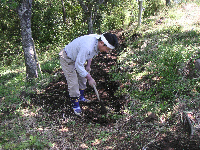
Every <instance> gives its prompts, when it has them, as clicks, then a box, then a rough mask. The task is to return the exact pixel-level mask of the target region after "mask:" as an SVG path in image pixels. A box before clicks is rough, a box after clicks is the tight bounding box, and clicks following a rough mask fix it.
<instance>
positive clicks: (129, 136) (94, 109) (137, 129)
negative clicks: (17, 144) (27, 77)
mask: <svg viewBox="0 0 200 150" xmlns="http://www.w3.org/2000/svg"><path fill="white" fill-rule="evenodd" d="M122 46H124V45H122ZM116 61H117V52H116V51H113V52H111V53H110V54H99V56H97V57H96V58H95V59H93V62H92V66H91V68H92V72H91V75H92V77H93V78H94V79H95V81H96V82H97V89H98V91H99V95H100V99H101V100H102V101H103V104H104V106H105V107H106V108H107V110H108V114H107V116H109V115H111V116H112V115H113V114H117V115H119V116H120V115H122V112H123V111H122V110H123V109H124V107H123V106H124V105H125V104H126V103H127V100H126V99H125V98H124V97H116V96H115V92H116V90H118V88H119V87H120V83H118V82H115V81H112V80H111V78H110V75H109V70H110V67H111V66H114V65H117V62H116ZM57 74H60V78H59V79H57V80H55V81H52V82H51V83H50V84H49V85H48V86H47V87H46V88H45V89H44V92H43V93H40V94H32V95H31V99H32V103H33V104H34V105H38V106H42V107H43V109H44V110H45V112H41V113H47V114H48V118H49V120H51V121H53V122H54V123H55V124H57V125H58V126H59V128H64V127H65V126H66V124H65V123H64V122H65V121H66V120H67V119H68V118H73V119H74V120H75V122H78V124H79V125H81V129H78V130H80V132H81V131H82V132H83V133H79V134H80V136H83V135H84V136H86V137H87V138H88V139H85V141H83V142H86V141H88V140H89V139H92V138H94V137H93V136H94V135H91V132H89V131H88V129H87V127H86V126H87V124H89V123H92V124H94V125H95V124H100V125H101V128H104V127H105V128H106V130H108V131H109V130H113V133H112V136H111V138H110V140H109V141H108V142H104V144H102V145H101V146H100V145H99V147H104V149H112V148H105V147H106V146H107V145H110V144H112V143H113V144H115V149H142V148H143V149H144V150H156V149H158V150H175V149H176V150H183V149H184V150H192V149H194V150H195V149H196V150H197V149H200V138H199V137H195V136H194V137H189V134H188V132H187V131H186V130H185V128H184V126H183V125H182V123H181V121H180V120H181V119H180V117H179V115H178V114H177V116H176V117H175V118H172V119H171V120H169V121H166V123H165V124H161V123H160V122H159V121H158V120H159V119H157V118H154V117H151V116H148V117H149V118H148V117H147V118H146V119H145V118H144V119H141V118H138V117H137V115H130V116H129V117H127V118H124V119H119V120H118V119H116V118H114V117H103V115H102V114H101V113H100V112H101V107H100V104H99V101H98V99H97V96H96V95H95V92H94V89H93V88H92V87H90V86H89V85H88V88H87V89H86V90H85V96H86V98H88V99H90V100H92V102H91V103H89V104H85V103H81V104H80V105H81V107H82V116H81V117H78V116H76V115H74V113H73V110H72V108H71V103H70V100H69V97H68V90H67V89H68V87H67V82H66V79H65V77H64V74H63V72H62V70H58V71H57ZM136 114H137V113H136ZM71 131H73V132H76V133H77V132H78V131H74V129H71ZM86 131H88V133H87V132H86ZM114 131H116V132H114ZM84 132H86V133H84ZM77 134H78V133H77ZM94 134H95V133H94ZM70 139H71V137H70ZM77 141H78V139H77ZM57 144H58V145H60V148H62V144H61V143H60V144H59V142H58V143H57ZM73 144H74V143H73V142H72V145H73ZM91 145H95V144H94V143H91ZM78 149H85V148H81V147H79V148H78ZM99 149H101V148H99Z"/></svg>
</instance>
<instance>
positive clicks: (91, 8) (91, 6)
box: [78, 0, 104, 34]
mask: <svg viewBox="0 0 200 150" xmlns="http://www.w3.org/2000/svg"><path fill="white" fill-rule="evenodd" d="M78 2H79V4H80V5H81V7H82V9H83V12H84V16H85V17H86V18H87V24H88V34H91V33H93V25H94V22H95V20H96V17H97V11H98V10H99V5H100V4H102V3H103V2H104V0H78Z"/></svg>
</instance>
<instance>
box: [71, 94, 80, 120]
mask: <svg viewBox="0 0 200 150" xmlns="http://www.w3.org/2000/svg"><path fill="white" fill-rule="evenodd" d="M78 99H79V98H78V97H70V100H71V102H72V108H73V110H74V113H75V114H76V115H78V116H80V115H81V108H80V106H79V101H78Z"/></svg>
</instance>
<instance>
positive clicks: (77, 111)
mask: <svg viewBox="0 0 200 150" xmlns="http://www.w3.org/2000/svg"><path fill="white" fill-rule="evenodd" d="M73 110H74V113H75V114H76V115H77V116H80V115H81V108H80V107H76V108H75V107H73Z"/></svg>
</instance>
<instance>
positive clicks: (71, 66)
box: [59, 49, 87, 97]
mask: <svg viewBox="0 0 200 150" xmlns="http://www.w3.org/2000/svg"><path fill="white" fill-rule="evenodd" d="M59 56H60V64H61V67H62V70H63V72H64V75H65V77H66V80H67V84H68V90H69V95H70V97H79V96H80V91H79V89H81V90H85V89H86V82H87V79H86V78H85V77H81V76H79V74H78V73H77V71H76V68H75V62H74V61H73V60H71V59H70V58H69V57H68V56H67V54H66V52H65V50H64V49H62V50H61V51H60V53H59Z"/></svg>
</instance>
